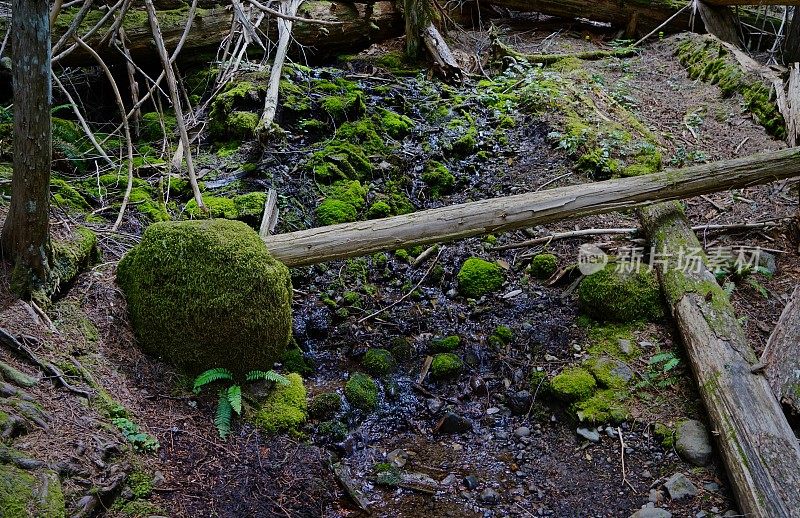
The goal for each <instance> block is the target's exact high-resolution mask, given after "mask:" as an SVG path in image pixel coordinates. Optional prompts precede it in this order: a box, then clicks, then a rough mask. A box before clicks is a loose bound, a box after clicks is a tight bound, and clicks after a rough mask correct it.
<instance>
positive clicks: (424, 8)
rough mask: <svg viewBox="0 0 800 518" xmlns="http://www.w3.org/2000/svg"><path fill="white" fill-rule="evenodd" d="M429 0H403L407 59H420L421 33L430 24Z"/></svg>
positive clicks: (422, 44) (421, 50) (421, 49)
mask: <svg viewBox="0 0 800 518" xmlns="http://www.w3.org/2000/svg"><path fill="white" fill-rule="evenodd" d="M431 9H432V6H431V3H430V0H403V18H404V19H405V26H406V30H405V34H406V56H407V57H408V58H409V59H412V60H415V59H421V58H422V52H423V50H424V49H425V46H424V42H423V33H424V31H425V29H426V28H427V27H428V26H429V25H430V24H431V22H432V21H433V20H432V16H431Z"/></svg>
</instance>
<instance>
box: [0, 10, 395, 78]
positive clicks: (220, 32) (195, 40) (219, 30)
mask: <svg viewBox="0 0 800 518" xmlns="http://www.w3.org/2000/svg"><path fill="white" fill-rule="evenodd" d="M77 12H78V9H77V8H71V9H65V10H64V11H62V13H61V15H60V16H59V18H58V20H57V22H56V25H55V27H54V28H53V40H54V41H57V40H58V39H59V38H60V37H61V36H62V35H63V34H64V32H65V31H66V30H67V28H68V27H69V25H70V24H71V23H72V20H73V19H74V17H75V15H76V14H77ZM104 13H105V11H104V10H102V11H101V10H100V9H92V10H91V11H90V12H89V14H88V15H87V16H86V18H85V19H84V21H83V22H82V23H81V25H80V29H79V30H78V33H79V34H81V35H82V34H85V33H86V32H87V31H88V30H89V29H91V28H92V27H94V25H95V24H96V23H98V22H99V21H100V19H101V18H102V16H103V15H104ZM232 13H233V10H232V9H230V6H229V5H228V6H226V5H217V6H213V7H208V8H199V9H197V12H196V15H195V19H194V23H193V25H192V28H191V30H190V31H189V35H188V37H187V40H186V43H185V45H184V47H183V51H182V52H181V55H180V57H179V60H180V61H181V62H198V61H209V60H211V59H213V58H214V56H215V54H216V50H217V47H218V45H219V44H220V42H221V41H222V39H223V38H224V37H225V36H226V35H227V34H228V32H229V30H230V28H231V16H232V15H233V14H232ZM297 16H299V17H302V18H310V19H315V20H325V21H329V22H341V23H340V24H339V25H322V24H314V23H306V22H297V23H295V24H294V28H293V31H292V37H293V38H294V39H295V40H296V41H297V43H299V44H301V45H303V46H304V47H306V48H305V49H304V52H303V54H302V55H303V56H307V57H317V58H319V57H324V56H330V55H333V54H336V53H340V52H345V51H347V52H352V51H354V50H357V49H360V48H363V47H366V46H368V45H369V44H371V43H373V42H375V41H382V40H385V39H388V38H393V37H395V36H399V35H400V34H402V33H403V19H402V16H401V15H400V13H399V11H398V10H397V9H396V8H395V5H394V3H393V2H390V1H377V2H374V3H371V4H355V3H346V2H329V1H325V0H310V1H306V2H304V3H303V4H302V5H301V6H300V10H299V11H298V13H297ZM188 17H189V8H188V7H186V6H185V5H184V6H183V7H180V8H177V9H173V10H159V11H158V19H159V23H160V25H161V31H162V33H163V37H164V43H165V45H166V47H167V49H168V50H169V51H170V52H171V51H172V50H173V49H174V48H175V46H176V45H177V43H178V41H179V40H180V38H181V36H182V35H183V32H184V28H185V27H186V22H187V20H188ZM112 22H113V17H112V18H110V19H109V21H107V22H106V23H105V25H104V26H103V27H102V28H101V29H100V30H98V31H97V32H96V34H95V35H94V36H92V37H91V38H88V39H87V40H86V41H87V43H88V44H89V45H90V46H91V47H92V48H94V49H95V50H96V51H97V52H98V53H99V54H100V55H101V56H102V57H103V58H104V59H106V60H107V61H109V62H121V61H123V57H122V54H121V53H120V52H119V51H118V50H116V49H115V48H113V47H111V46H109V45H108V43H107V39H105V35H106V33H107V31H108V29H109V28H110V27H111V25H112ZM122 25H123V27H124V29H125V35H126V37H127V40H128V41H127V45H128V48H129V50H130V52H131V55H132V57H133V59H134V60H139V61H142V62H149V61H151V60H152V56H153V55H155V48H154V41H153V37H152V34H151V32H150V27H149V25H148V23H147V12H146V10H145V8H144V5H138V3H134V6H133V7H131V9H130V10H129V11H128V13H127V14H126V16H125V19H124V21H123V23H122ZM262 28H264V29H267V28H268V35H269V37H270V39H272V40H273V41H274V40H277V25H276V24H275V22H274V19H273V20H268V21H265V22H264V24H263V27H262ZM0 29H3V30H4V29H5V27H2V26H0ZM297 49H298V47H297V46H296V45H295V51H297ZM253 51H254V52H257V49H255V48H254V49H253ZM57 54H58V53H56V55H57ZM298 54H299V52H298ZM60 63H61V64H65V65H94V64H95V63H94V62H93V61H92V58H91V57H90V56H88V55H87V54H86V53H85V52H84V51H82V50H81V49H76V50H74V51H73V52H72V53H70V54H69V56H67V57H65V58H63V59H62V60H61V61H60Z"/></svg>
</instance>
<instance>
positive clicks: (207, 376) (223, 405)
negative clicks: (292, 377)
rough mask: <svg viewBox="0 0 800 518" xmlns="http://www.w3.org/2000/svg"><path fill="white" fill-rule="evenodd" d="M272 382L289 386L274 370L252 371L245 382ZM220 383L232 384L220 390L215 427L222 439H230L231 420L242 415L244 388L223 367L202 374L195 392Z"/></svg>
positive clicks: (198, 377) (284, 378)
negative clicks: (234, 415) (234, 416)
mask: <svg viewBox="0 0 800 518" xmlns="http://www.w3.org/2000/svg"><path fill="white" fill-rule="evenodd" d="M261 380H264V381H270V382H272V383H279V384H281V385H288V384H289V380H288V379H286V377H285V376H282V375H280V374H278V373H277V372H275V371H273V370H268V371H260V370H252V371H250V372H248V373H247V376H245V381H248V382H253V381H261ZM219 381H228V382H231V383H230V384H229V385H228V387H227V388H226V387H223V388H221V389H220V390H219V393H218V395H219V400H218V402H217V411H216V413H215V414H214V426H216V427H217V432H219V436H220V438H222V439H225V438H226V437H228V434H230V433H231V420H232V419H233V414H234V412H235V413H236V415H242V386H241V385H240V384H238V383H233V381H234V379H233V374H232V373H231V371H229V370H228V369H223V368H221V367H218V368H215V369H208V370H207V371H205V372H204V373H202V374H200V375H199V376H197V378H195V380H194V388H193V391H194V393H195V394H199V393H200V391H201V390H202V389H203V387H205V386H206V385H209V384H211V383H215V382H219Z"/></svg>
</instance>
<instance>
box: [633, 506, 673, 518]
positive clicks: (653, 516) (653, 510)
mask: <svg viewBox="0 0 800 518" xmlns="http://www.w3.org/2000/svg"><path fill="white" fill-rule="evenodd" d="M630 518H672V513H671V512H669V511H667V510H666V509H661V508H660V507H652V504H649V505H648V506H647V507H642V508H641V509H639V510H638V511H636V512H635V513H633V514H632V515H631V516H630Z"/></svg>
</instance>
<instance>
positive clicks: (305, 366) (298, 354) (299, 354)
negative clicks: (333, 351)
mask: <svg viewBox="0 0 800 518" xmlns="http://www.w3.org/2000/svg"><path fill="white" fill-rule="evenodd" d="M281 364H282V365H283V370H285V371H286V372H296V373H297V374H300V375H304V374H309V373H311V372H312V371H313V370H314V369H312V368H311V366H310V365H309V362H308V361H306V358H305V355H304V354H303V351H301V350H300V348H299V347H289V348H288V349H286V352H284V353H283V358H282V359H281Z"/></svg>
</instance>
